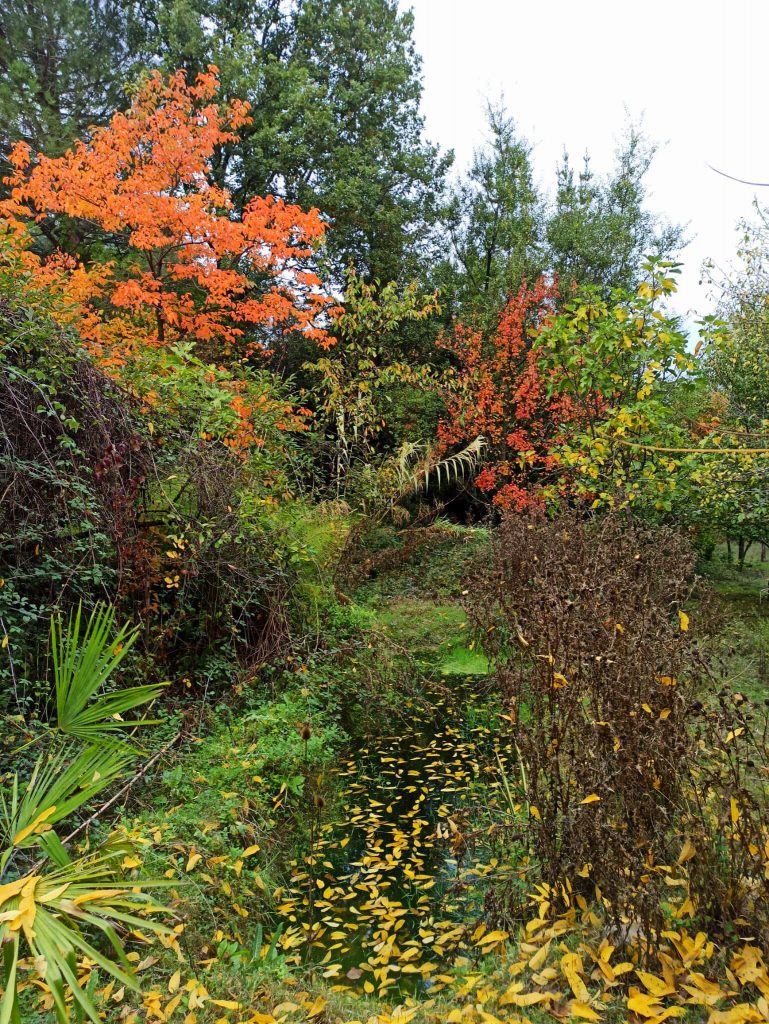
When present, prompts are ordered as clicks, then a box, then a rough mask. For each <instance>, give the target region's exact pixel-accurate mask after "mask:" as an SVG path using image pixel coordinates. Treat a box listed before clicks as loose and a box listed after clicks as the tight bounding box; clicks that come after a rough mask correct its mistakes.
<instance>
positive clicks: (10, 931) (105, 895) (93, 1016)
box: [0, 840, 172, 1024]
mask: <svg viewBox="0 0 769 1024" xmlns="http://www.w3.org/2000/svg"><path fill="white" fill-rule="evenodd" d="M131 849H132V848H131V847H130V844H126V843H124V842H120V841H117V842H116V841H113V840H108V841H107V842H106V843H105V844H104V845H103V846H102V847H100V848H99V850H97V851H96V853H94V854H90V855H88V856H86V857H83V858H80V859H78V860H76V861H73V862H71V863H70V864H67V865H66V866H65V867H63V868H59V869H58V870H55V871H52V872H50V873H48V874H36V873H34V872H30V873H29V874H27V875H24V876H22V877H21V878H19V879H16V880H15V881H13V882H10V883H7V884H6V885H0V946H2V947H3V949H4V967H3V977H2V981H3V988H4V990H5V991H4V995H3V998H2V1000H1V1001H0V1024H13V1022H14V1021H15V1020H19V1019H20V1015H19V1007H18V986H17V978H16V975H17V967H18V960H19V955H20V952H22V951H23V953H24V955H25V957H26V956H29V957H31V958H32V963H33V965H34V969H35V971H36V972H37V973H38V975H39V976H40V979H41V981H42V982H43V983H44V984H45V986H47V988H48V990H49V991H50V993H51V996H52V998H53V1002H54V1009H55V1011H56V1016H57V1019H58V1020H59V1021H60V1022H62V1024H64V1022H66V1021H69V1020H70V1007H69V1005H68V1003H67V999H66V993H67V991H69V992H71V993H72V997H73V1000H74V1003H75V1004H76V1007H77V1008H78V1012H79V1016H80V1017H82V1016H83V1015H85V1016H86V1017H88V1019H89V1020H91V1021H93V1022H94V1024H98V1022H99V1020H100V1017H99V1014H98V1010H97V1008H96V1006H95V1005H94V1003H93V1000H92V998H91V995H90V993H89V992H88V991H87V990H86V989H84V988H83V986H82V985H81V983H80V980H79V978H78V976H77V960H78V958H79V957H83V956H85V957H88V958H89V959H90V960H92V961H93V962H94V963H95V964H97V965H98V966H99V967H100V968H101V969H102V970H104V971H105V972H106V973H107V974H110V975H111V976H112V977H114V978H115V979H116V980H117V981H119V982H120V983H121V984H123V985H126V986H127V987H129V988H132V989H135V990H137V989H138V988H139V985H138V983H137V981H136V978H135V975H134V972H133V970H132V969H131V966H130V964H129V963H128V961H127V959H126V956H125V953H124V951H123V947H122V944H121V942H120V939H119V937H118V935H117V932H116V931H115V923H116V922H120V923H121V924H122V925H123V926H125V928H127V929H144V928H149V929H151V930H153V931H156V932H161V933H166V934H168V933H169V932H170V929H169V928H168V927H167V926H166V925H163V924H161V923H160V922H158V921H156V920H154V919H153V918H152V916H151V915H152V914H155V913H161V912H165V908H164V907H163V906H162V905H160V904H159V903H157V902H156V901H155V900H154V898H153V897H152V896H150V895H149V894H147V893H145V892H143V891H142V890H144V889H147V888H149V887H152V888H157V887H159V886H168V885H170V884H172V883H170V882H169V881H168V880H167V879H163V880H142V881H139V882H137V881H135V880H134V879H130V880H129V881H126V882H123V881H122V880H121V879H120V878H119V876H118V873H119V865H120V861H121V860H122V858H123V857H124V856H125V854H126V853H127V852H129V850H131ZM85 926H88V927H89V928H95V929H97V930H98V931H101V932H102V933H103V934H104V935H105V936H106V937H107V938H108V940H109V942H110V944H111V945H112V947H113V949H114V950H115V953H116V956H117V960H119V961H120V963H118V962H116V960H115V959H112V958H111V957H109V956H106V955H105V954H104V953H102V952H101V951H100V950H98V949H97V948H96V947H95V946H93V945H92V944H91V943H90V942H89V941H88V940H87V939H86V938H85V937H84V935H83V928H84V927H85ZM22 940H23V943H24V946H25V947H26V949H23V950H22Z"/></svg>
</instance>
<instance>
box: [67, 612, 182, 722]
mask: <svg viewBox="0 0 769 1024" xmlns="http://www.w3.org/2000/svg"><path fill="white" fill-rule="evenodd" d="M81 625H82V607H78V609H77V611H76V612H75V614H74V616H72V617H71V618H70V620H69V625H68V628H67V630H66V632H65V631H64V630H63V629H62V625H61V619H60V618H58V617H54V618H53V619H52V620H51V653H52V659H53V671H54V680H55V684H56V716H57V724H58V727H59V729H60V730H61V731H62V732H63V733H66V734H67V735H68V736H74V737H77V738H78V739H81V740H84V741H86V742H93V741H98V740H102V741H103V740H109V739H114V738H115V736H116V735H118V734H120V733H121V732H122V731H124V730H125V729H128V728H131V729H132V728H134V727H136V726H138V725H151V724H153V721H151V720H150V719H146V718H144V719H139V720H133V721H129V722H124V721H123V720H122V716H123V715H124V714H126V713H127V712H129V711H132V710H133V709H134V708H136V707H139V706H140V705H141V704H146V703H148V702H149V701H151V700H154V699H155V698H156V697H157V696H158V695H159V694H160V692H161V690H162V689H163V686H164V684H162V683H160V684H148V685H145V686H133V687H130V688H128V689H123V690H115V691H113V692H109V693H102V694H100V695H98V696H97V693H98V691H99V690H100V689H101V688H102V687H103V686H104V684H105V683H106V682H107V680H108V679H109V677H110V676H111V675H112V673H113V672H114V671H115V669H116V668H117V666H118V665H119V664H120V662H121V661H122V660H123V658H124V657H125V656H126V654H127V653H128V651H129V650H130V649H131V646H132V645H133V643H134V641H135V639H136V629H129V627H128V626H123V627H121V629H120V630H119V631H118V632H117V633H116V634H115V635H114V636H113V633H114V625H115V610H114V608H112V607H111V606H109V605H97V607H96V608H95V609H94V611H93V613H92V614H91V617H90V618H89V620H88V622H87V623H86V626H85V630H84V631H83V632H82V636H81Z"/></svg>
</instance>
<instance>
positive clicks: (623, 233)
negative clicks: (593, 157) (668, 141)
mask: <svg viewBox="0 0 769 1024" xmlns="http://www.w3.org/2000/svg"><path fill="white" fill-rule="evenodd" d="M654 153H655V147H654V146H651V145H649V144H648V143H647V142H646V141H645V140H644V138H643V136H642V135H641V134H640V133H639V132H638V131H637V130H636V129H635V128H631V129H630V131H629V132H628V135H627V138H626V140H625V143H624V145H623V147H622V148H621V149H620V150H619V152H618V153H617V163H616V167H615V168H614V170H613V171H612V173H611V174H609V175H608V176H607V177H605V178H598V177H596V176H595V175H594V174H593V172H592V170H591V168H590V160H589V157H588V156H587V155H586V156H585V159H584V164H583V167H582V170H581V171H580V173H579V175H578V176H577V178H576V180H575V175H574V170H573V168H572V167H571V164H570V162H569V157H568V154H566V153H565V154H564V157H563V162H562V163H561V165H560V166H559V167H558V170H557V192H556V198H555V208H554V210H553V212H552V214H551V216H550V218H549V220H548V221H547V227H546V235H547V246H548V263H549V266H550V268H551V269H552V270H553V271H554V272H555V273H556V274H558V275H559V277H560V278H561V280H562V282H571V281H575V282H577V283H578V284H594V285H597V286H599V287H600V288H602V289H603V290H605V291H606V292H609V291H611V289H612V288H631V289H632V288H633V287H634V285H635V284H636V283H637V281H638V278H639V274H640V269H641V265H642V264H643V262H644V258H645V257H646V256H660V257H663V258H666V259H667V258H670V257H671V256H672V255H674V254H675V252H676V251H677V250H678V249H680V248H681V246H682V245H683V244H684V238H683V229H682V228H681V227H679V226H676V225H672V224H668V223H665V222H664V221H662V220H660V218H658V217H656V216H655V215H654V214H653V213H651V212H650V211H649V210H648V209H646V206H645V203H646V199H647V191H646V186H645V183H644V178H645V176H646V173H647V171H648V170H649V167H650V165H651V162H652V159H653V157H654Z"/></svg>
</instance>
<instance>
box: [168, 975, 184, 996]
mask: <svg viewBox="0 0 769 1024" xmlns="http://www.w3.org/2000/svg"><path fill="white" fill-rule="evenodd" d="M181 981H182V973H181V971H174V973H173V974H172V975H171V977H170V978H169V979H168V991H169V992H170V993H171V995H173V994H174V992H176V991H177V989H178V988H179V985H180V984H181Z"/></svg>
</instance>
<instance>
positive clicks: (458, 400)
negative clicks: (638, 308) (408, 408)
mask: <svg viewBox="0 0 769 1024" xmlns="http://www.w3.org/2000/svg"><path fill="white" fill-rule="evenodd" d="M557 297H558V291H557V286H556V285H555V284H553V283H550V282H548V281H546V280H545V279H544V278H540V279H539V281H537V282H536V284H535V285H533V286H531V287H530V286H529V285H527V284H525V283H524V284H522V285H521V287H520V288H519V290H518V292H517V294H515V295H514V296H513V297H512V298H511V299H510V300H509V302H508V303H507V306H506V307H505V309H504V311H503V313H502V315H501V317H500V320H499V324H498V326H497V329H496V330H495V331H494V333H493V334H492V335H491V337H488V338H486V337H484V335H483V333H482V332H481V331H479V330H476V329H475V328H473V327H469V326H467V325H465V324H461V323H458V324H457V325H456V326H455V328H454V330H453V332H452V333H451V334H450V335H446V336H444V337H443V338H442V339H441V341H440V342H439V344H440V345H441V346H442V347H443V348H445V349H447V350H448V351H449V352H451V353H452V355H454V357H455V358H456V360H457V361H458V363H459V371H458V375H457V378H456V382H455V386H454V387H453V388H452V390H451V392H450V393H449V395H448V399H447V416H446V418H445V419H443V420H441V422H440V423H439V425H438V438H439V441H440V443H441V446H442V448H443V449H444V450H448V449H449V448H451V447H452V446H453V445H456V444H463V443H467V441H468V440H471V439H472V438H474V437H477V436H478V435H479V434H480V435H483V437H484V438H485V439H486V441H487V444H488V448H487V452H488V454H489V458H488V460H487V463H486V465H485V466H484V467H483V468H482V470H481V472H480V473H479V474H478V475H477V476H476V478H475V485H476V487H478V489H479V490H481V491H483V492H484V493H487V494H490V495H493V497H492V501H493V503H494V504H495V505H496V506H498V507H499V508H502V509H516V510H518V511H534V510H537V509H540V508H541V507H542V504H543V498H542V493H541V491H542V487H543V485H544V484H546V483H551V482H552V480H553V478H554V476H555V475H556V474H557V472H558V469H559V466H558V458H557V453H556V450H557V446H558V440H559V435H560V434H561V430H562V427H563V426H564V425H567V424H571V423H576V422H577V420H578V413H577V411H576V410H575V409H574V407H573V405H572V403H571V401H570V399H569V398H568V396H566V395H559V394H552V395H549V394H548V384H549V383H550V380H549V378H548V375H547V374H551V373H552V372H553V371H547V373H544V372H543V371H542V369H541V368H540V366H539V363H538V359H537V350H536V346H535V344H534V339H535V338H536V334H537V331H538V329H539V328H540V327H542V326H543V325H544V324H545V323H547V321H548V320H549V318H550V317H551V316H552V315H553V313H554V312H555V303H556V299H557Z"/></svg>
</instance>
